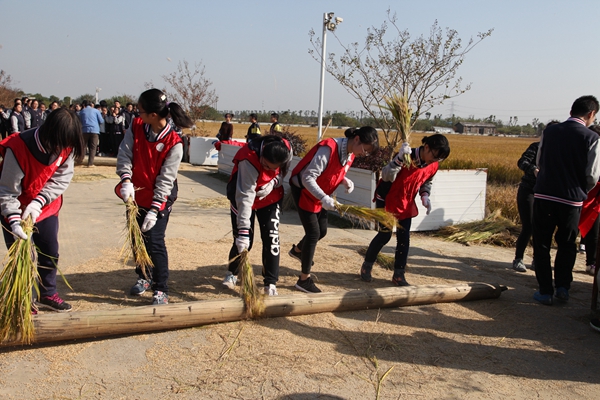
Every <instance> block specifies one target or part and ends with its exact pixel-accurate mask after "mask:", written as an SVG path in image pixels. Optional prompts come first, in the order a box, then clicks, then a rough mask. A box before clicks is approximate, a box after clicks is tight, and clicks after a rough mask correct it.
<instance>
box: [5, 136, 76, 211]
mask: <svg viewBox="0 0 600 400" xmlns="http://www.w3.org/2000/svg"><path fill="white" fill-rule="evenodd" d="M6 149H11V151H12V152H13V154H14V156H15V158H16V160H17V162H18V163H19V167H21V170H22V171H23V174H24V175H25V176H24V177H23V180H22V181H21V195H20V196H19V197H17V198H18V200H19V202H20V203H21V210H24V209H25V207H27V206H28V205H29V203H31V201H32V200H33V199H34V198H35V197H36V196H37V195H38V194H40V191H41V190H42V189H43V188H44V186H45V185H46V182H48V181H49V180H50V178H52V176H53V175H54V173H55V172H56V170H57V169H58V168H59V167H60V166H61V165H63V164H64V163H65V161H66V160H67V158H68V157H69V154H71V149H70V148H67V149H64V150H63V151H62V153H60V155H59V156H58V158H57V159H56V161H54V162H53V163H52V164H50V165H45V164H43V163H41V162H40V161H38V160H37V159H36V158H35V157H34V156H33V154H31V151H29V149H28V148H27V145H26V144H25V142H24V141H23V139H22V138H21V135H20V134H18V133H16V134H13V135H10V136H9V137H7V138H6V139H4V140H3V141H2V142H0V154H1V155H2V157H4V154H5V153H6ZM3 164H4V162H3V163H2V164H0V171H1V169H2V166H3ZM61 206H62V195H61V196H58V197H57V198H56V199H55V200H54V201H52V202H51V203H49V204H46V205H45V206H44V207H43V208H42V213H41V214H40V216H39V217H38V219H37V222H40V221H42V220H44V219H45V218H48V217H51V216H53V215H58V211H59V210H60V208H61Z"/></svg>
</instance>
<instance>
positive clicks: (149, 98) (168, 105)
mask: <svg viewBox="0 0 600 400" xmlns="http://www.w3.org/2000/svg"><path fill="white" fill-rule="evenodd" d="M138 102H139V103H140V105H141V106H142V108H143V109H144V111H146V112H147V113H156V114H158V116H159V117H161V118H167V116H169V114H170V115H171V118H172V119H173V122H174V123H175V125H177V126H179V127H182V128H189V127H191V126H193V125H194V121H192V120H191V118H190V117H188V116H187V114H186V113H185V111H183V108H181V106H180V105H179V104H177V103H173V102H168V101H167V95H166V94H164V93H163V92H162V91H160V90H158V89H148V90H146V91H145V92H144V93H142V94H141V95H140V99H139V100H138Z"/></svg>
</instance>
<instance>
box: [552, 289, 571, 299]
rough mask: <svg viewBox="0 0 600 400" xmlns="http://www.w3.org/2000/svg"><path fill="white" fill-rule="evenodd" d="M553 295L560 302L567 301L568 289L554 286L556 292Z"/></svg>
mask: <svg viewBox="0 0 600 400" xmlns="http://www.w3.org/2000/svg"><path fill="white" fill-rule="evenodd" d="M554 297H556V300H558V301H560V302H561V303H566V302H567V301H569V289H566V288H564V287H558V288H556V294H555V295H554Z"/></svg>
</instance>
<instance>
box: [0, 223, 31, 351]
mask: <svg viewBox="0 0 600 400" xmlns="http://www.w3.org/2000/svg"><path fill="white" fill-rule="evenodd" d="M21 227H22V228H23V231H24V232H25V234H26V235H27V239H21V238H17V239H16V240H15V242H14V243H13V244H12V246H10V249H8V253H7V254H6V257H5V259H4V264H5V267H4V270H2V273H0V341H5V340H9V339H16V340H20V341H21V343H23V344H30V343H31V342H32V341H33V336H34V328H33V315H32V312H33V310H35V308H33V304H32V297H33V290H34V289H35V291H36V292H37V296H38V297H39V296H40V289H39V279H40V277H39V274H38V270H37V252H36V250H35V246H34V244H33V240H32V239H31V234H32V232H33V222H32V221H31V218H27V220H25V221H22V222H21Z"/></svg>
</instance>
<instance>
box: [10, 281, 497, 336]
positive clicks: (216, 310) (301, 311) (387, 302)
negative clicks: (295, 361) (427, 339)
mask: <svg viewBox="0 0 600 400" xmlns="http://www.w3.org/2000/svg"><path fill="white" fill-rule="evenodd" d="M503 290H506V287H504V286H501V285H491V284H487V283H469V284H460V285H430V286H406V287H392V288H381V289H369V290H352V291H346V292H330V293H316V294H304V293H303V294H293V295H286V296H277V297H265V298H264V303H265V311H264V313H263V316H265V317H283V316H293V315H305V314H315V313H321V312H332V311H352V310H365V309H378V308H386V307H402V306H411V305H422V304H432V303H448V302H455V301H470V300H482V299H492V298H498V297H500V293H501V292H502V291H503ZM244 315H245V309H244V303H243V300H242V299H241V298H231V299H222V300H205V301H193V302H184V303H173V304H165V305H160V306H141V307H129V308H124V309H119V310H109V311H101V310H100V311H98V310H96V311H75V312H71V313H61V314H59V313H48V314H40V315H37V316H35V317H34V325H35V336H34V338H33V342H34V343H46V342H58V341H65V340H73V339H88V338H100V337H106V336H112V335H125V334H135V333H141V332H154V331H164V330H171V329H180V328H189V327H194V326H201V325H208V324H214V323H219V322H230V321H239V320H242V319H244ZM19 344H20V342H19V340H18V339H14V340H10V341H5V342H2V343H0V346H14V345H19Z"/></svg>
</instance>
